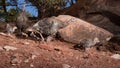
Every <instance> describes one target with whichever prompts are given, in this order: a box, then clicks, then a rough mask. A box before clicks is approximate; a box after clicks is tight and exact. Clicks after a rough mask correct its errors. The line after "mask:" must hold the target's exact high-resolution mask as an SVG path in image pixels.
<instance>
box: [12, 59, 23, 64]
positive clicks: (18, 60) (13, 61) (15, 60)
mask: <svg viewBox="0 0 120 68" xmlns="http://www.w3.org/2000/svg"><path fill="white" fill-rule="evenodd" d="M19 63H21V60H20V59H17V58H15V59H13V60H12V61H11V64H12V65H16V64H19Z"/></svg>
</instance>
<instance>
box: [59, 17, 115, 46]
mask: <svg viewBox="0 0 120 68" xmlns="http://www.w3.org/2000/svg"><path fill="white" fill-rule="evenodd" d="M57 18H58V19H60V20H62V21H63V22H66V21H68V19H69V20H71V21H69V22H70V23H69V25H68V26H66V27H65V28H62V29H60V30H59V31H58V32H59V34H60V36H61V38H63V39H64V40H65V41H67V42H71V43H75V44H80V43H83V44H84V45H85V46H92V45H95V44H96V43H105V42H107V41H108V40H109V39H110V38H111V37H112V36H113V34H112V33H110V32H108V31H106V30H104V29H102V28H100V27H97V26H95V25H92V24H90V23H88V22H86V21H83V20H81V19H79V18H75V17H72V16H69V15H59V16H58V17H57Z"/></svg>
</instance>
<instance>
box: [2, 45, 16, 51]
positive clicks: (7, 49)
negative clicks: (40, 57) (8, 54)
mask: <svg viewBox="0 0 120 68" xmlns="http://www.w3.org/2000/svg"><path fill="white" fill-rule="evenodd" d="M3 48H4V49H5V50H6V51H9V50H12V51H14V50H17V48H16V47H12V46H8V45H6V46H4V47H3Z"/></svg>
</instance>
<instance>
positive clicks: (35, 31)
mask: <svg viewBox="0 0 120 68" xmlns="http://www.w3.org/2000/svg"><path fill="white" fill-rule="evenodd" d="M35 32H37V33H39V35H40V37H41V38H42V41H45V39H44V37H43V35H42V33H41V32H39V31H35Z"/></svg>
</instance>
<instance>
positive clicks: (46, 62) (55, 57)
mask: <svg viewBox="0 0 120 68" xmlns="http://www.w3.org/2000/svg"><path fill="white" fill-rule="evenodd" d="M6 45H8V46H12V47H16V48H17V50H9V51H6V50H5V49H4V46H6ZM102 49H103V48H102ZM111 55H113V53H112V52H110V51H108V50H105V51H102V50H101V51H99V50H97V49H96V47H92V48H87V49H86V50H85V51H82V50H75V49H74V48H73V44H70V43H66V42H63V41H59V40H53V41H52V42H50V43H49V44H48V43H43V42H39V41H34V40H30V39H21V38H17V37H16V36H14V35H12V37H7V36H4V35H0V68H120V60H119V59H114V58H111Z"/></svg>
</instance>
